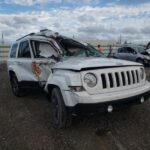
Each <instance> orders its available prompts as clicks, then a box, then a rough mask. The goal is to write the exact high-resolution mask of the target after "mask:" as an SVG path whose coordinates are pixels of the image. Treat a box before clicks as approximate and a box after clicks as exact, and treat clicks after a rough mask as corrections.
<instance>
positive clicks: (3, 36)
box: [2, 32, 4, 45]
mask: <svg viewBox="0 0 150 150" xmlns="http://www.w3.org/2000/svg"><path fill="white" fill-rule="evenodd" d="M2 45H4V35H3V32H2Z"/></svg>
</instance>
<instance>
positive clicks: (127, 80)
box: [100, 69, 141, 89]
mask: <svg viewBox="0 0 150 150" xmlns="http://www.w3.org/2000/svg"><path fill="white" fill-rule="evenodd" d="M139 71H140V70H139V69H136V70H130V71H119V72H113V73H110V72H108V73H102V74H101V75H100V76H101V81H102V88H103V89H106V88H116V87H124V86H130V85H134V84H138V83H139V82H140V80H141V79H140V75H139V74H140V73H139Z"/></svg>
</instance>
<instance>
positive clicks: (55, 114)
mask: <svg viewBox="0 0 150 150" xmlns="http://www.w3.org/2000/svg"><path fill="white" fill-rule="evenodd" d="M51 119H52V124H53V127H54V128H57V129H62V128H66V127H69V126H70V125H71V122H72V116H71V114H69V113H67V111H66V107H65V104H64V100H63V97H62V94H61V92H60V89H59V88H54V89H53V90H52V93H51Z"/></svg>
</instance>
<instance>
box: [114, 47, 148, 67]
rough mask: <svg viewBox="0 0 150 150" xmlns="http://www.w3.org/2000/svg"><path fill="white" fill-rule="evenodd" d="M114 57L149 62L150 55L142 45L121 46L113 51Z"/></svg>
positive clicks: (143, 62) (145, 63)
mask: <svg viewBox="0 0 150 150" xmlns="http://www.w3.org/2000/svg"><path fill="white" fill-rule="evenodd" d="M114 58H117V59H124V60H129V61H135V62H139V63H142V64H144V65H149V64H150V55H149V54H148V52H147V51H146V49H145V48H144V47H143V46H122V47H120V48H118V49H117V51H116V52H115V53H114Z"/></svg>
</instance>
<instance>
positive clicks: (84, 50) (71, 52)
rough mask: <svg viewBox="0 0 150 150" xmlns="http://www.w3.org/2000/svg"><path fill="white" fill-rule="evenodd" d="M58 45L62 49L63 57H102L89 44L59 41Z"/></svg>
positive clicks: (71, 40) (66, 40)
mask: <svg viewBox="0 0 150 150" xmlns="http://www.w3.org/2000/svg"><path fill="white" fill-rule="evenodd" d="M59 43H60V45H61V46H62V47H63V49H64V57H72V56H73V57H104V55H103V54H102V53H100V52H99V51H97V50H96V49H95V48H94V47H93V46H92V45H90V44H82V43H79V42H77V41H75V40H73V39H68V38H65V39H61V40H59Z"/></svg>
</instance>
